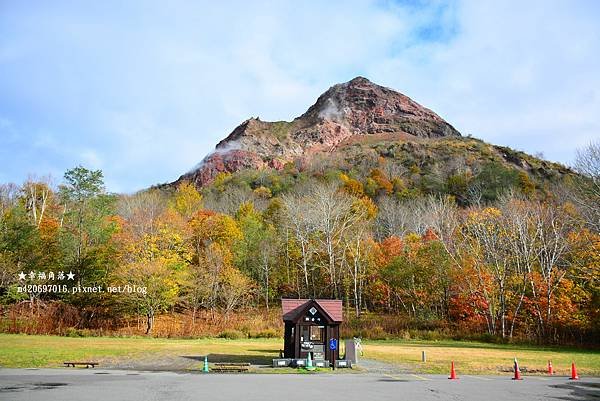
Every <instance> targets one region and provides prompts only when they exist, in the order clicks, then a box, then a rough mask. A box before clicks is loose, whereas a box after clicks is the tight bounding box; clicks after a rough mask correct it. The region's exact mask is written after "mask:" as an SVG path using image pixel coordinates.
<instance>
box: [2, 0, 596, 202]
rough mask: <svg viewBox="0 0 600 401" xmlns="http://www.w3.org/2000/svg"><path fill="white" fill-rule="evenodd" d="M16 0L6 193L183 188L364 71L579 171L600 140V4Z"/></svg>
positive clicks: (5, 79)
mask: <svg viewBox="0 0 600 401" xmlns="http://www.w3.org/2000/svg"><path fill="white" fill-rule="evenodd" d="M221 3H222V2H201V1H169V2H164V1H135V0H130V1H126V2H123V1H110V0H107V1H101V2H92V1H89V2H83V1H61V0H57V1H53V2H48V1H39V2H36V1H26V2H25V1H16V0H14V1H10V0H4V1H0V182H16V183H20V182H22V181H23V180H25V179H26V178H27V177H28V176H37V177H42V176H46V175H51V176H52V177H53V179H54V181H55V182H57V183H58V182H60V181H61V179H62V175H63V173H64V171H65V170H66V169H68V168H71V167H73V166H76V165H79V164H82V165H84V166H86V167H88V168H94V169H102V170H103V172H104V176H105V181H106V185H107V189H108V190H110V191H114V192H133V191H136V190H139V189H142V188H145V187H148V186H150V185H152V184H156V183H162V182H167V181H172V180H175V179H176V178H178V177H179V175H181V174H182V173H184V172H186V171H188V170H190V169H191V168H192V167H193V166H194V165H196V164H197V163H198V162H199V161H200V160H201V159H202V158H203V157H204V156H205V155H206V154H207V153H209V152H210V151H211V150H212V149H213V148H214V146H215V144H216V143H217V142H218V141H219V140H220V139H222V138H224V137H225V136H226V135H227V134H228V133H229V132H230V131H231V130H232V129H233V128H235V126H237V125H238V124H239V123H240V122H242V121H243V120H245V119H247V118H248V117H251V116H260V118H261V119H263V120H284V119H287V120H289V119H291V118H293V117H295V116H297V115H299V114H301V113H302V112H304V111H305V110H306V109H307V108H308V107H309V106H310V105H311V104H312V103H313V102H314V101H315V100H316V98H317V97H318V95H319V94H321V93H322V92H324V91H325V90H326V89H327V88H328V87H330V86H331V85H333V84H335V83H339V82H345V81H348V80H350V79H352V78H353V77H355V76H357V75H363V76H366V77H367V78H369V79H371V80H372V81H374V82H376V83H379V84H382V85H385V86H389V87H391V88H394V89H397V90H399V91H400V92H402V93H404V94H406V95H408V96H410V97H412V98H413V99H415V100H416V101H418V102H419V103H421V104H423V105H425V106H426V107H429V108H431V109H433V110H434V111H435V112H437V113H438V114H439V115H441V116H442V117H443V118H445V119H446V120H447V121H448V122H450V123H451V124H453V125H454V126H455V127H456V128H457V129H459V130H460V131H461V132H462V133H463V134H471V135H473V136H475V137H479V138H482V139H484V140H486V141H489V142H492V143H496V144H501V145H508V146H511V147H513V148H516V149H520V150H524V151H526V152H529V153H540V152H541V153H543V155H544V156H545V157H546V158H548V159H551V160H554V161H559V162H562V163H565V164H569V163H571V161H572V160H573V157H574V154H575V149H577V148H578V147H582V146H585V145H586V144H588V143H589V142H590V141H592V140H597V139H599V138H600V24H598V23H597V21H599V20H600V2H596V1H592V0H590V1H527V2H522V1H514V2H513V1H502V2H497V1H491V0H490V1H465V2H462V1H456V2H444V1H433V2H421V1H406V2H392V1H330V2H322V1H314V2H313V1H289V2H286V1H272V2H246V1H239V2H235V1H232V2H224V3H225V4H221Z"/></svg>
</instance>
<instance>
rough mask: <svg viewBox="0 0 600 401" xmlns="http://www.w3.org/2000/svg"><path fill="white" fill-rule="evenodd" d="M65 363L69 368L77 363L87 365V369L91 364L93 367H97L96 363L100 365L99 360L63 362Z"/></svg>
mask: <svg viewBox="0 0 600 401" xmlns="http://www.w3.org/2000/svg"><path fill="white" fill-rule="evenodd" d="M63 364H64V365H65V366H66V367H67V368H68V367H69V366H72V367H75V365H81V366H83V365H85V367H86V369H87V368H89V367H90V366H91V367H92V368H94V367H96V365H99V363H98V362H63Z"/></svg>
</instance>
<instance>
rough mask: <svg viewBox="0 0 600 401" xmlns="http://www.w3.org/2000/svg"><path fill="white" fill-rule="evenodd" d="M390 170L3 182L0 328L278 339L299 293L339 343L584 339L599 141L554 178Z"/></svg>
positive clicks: (599, 291) (593, 301) (322, 166)
mask: <svg viewBox="0 0 600 401" xmlns="http://www.w3.org/2000/svg"><path fill="white" fill-rule="evenodd" d="M393 167H394V166H393V165H392V164H390V161H389V160H386V159H385V158H381V157H380V158H375V159H374V160H372V162H371V164H370V165H369V166H368V167H365V168H361V169H360V170H358V171H357V170H355V169H351V168H343V167H340V165H337V164H335V163H334V162H331V163H329V164H328V163H324V162H322V161H321V163H318V164H317V163H314V164H313V165H310V166H303V167H302V168H300V167H298V166H295V165H293V164H290V165H289V166H286V167H285V168H284V169H282V170H280V171H275V170H268V169H266V170H245V171H240V172H236V173H234V174H228V173H222V174H219V175H218V176H217V177H216V179H215V180H214V182H213V183H211V184H210V185H208V186H205V187H202V188H197V187H196V186H194V185H193V184H192V183H186V182H183V183H181V184H179V185H178V186H168V185H164V186H158V187H156V188H151V189H148V190H144V191H140V192H138V193H135V194H130V195H125V194H112V193H108V192H107V191H106V190H105V187H104V182H103V174H102V172H101V171H100V170H89V169H86V168H84V167H81V166H78V167H75V168H73V169H70V170H68V171H67V172H66V173H65V174H64V177H63V178H61V179H60V180H59V181H60V182H54V181H53V180H51V179H48V178H31V179H29V180H27V181H26V182H24V183H22V184H20V185H15V184H3V185H1V186H0V313H1V315H0V331H2V332H21V333H40V334H50V333H51V334H61V335H99V334H115V335H117V334H140V335H141V334H148V335H157V336H175V337H179V336H186V337H194V336H224V337H231V338H237V337H248V336H250V337H252V336H257V337H260V336H265V337H269V336H281V333H280V331H281V323H280V316H279V313H280V302H279V300H280V299H281V298H282V297H292V298H298V297H301V298H335V299H342V300H343V302H344V307H345V320H346V322H345V323H344V326H343V334H344V335H346V336H351V335H357V336H363V337H367V338H413V337H414V338H421V337H423V338H474V339H484V340H488V341H526V342H536V343H563V344H566V343H579V344H590V343H596V344H597V343H598V341H599V339H600V283H599V279H600V218H599V217H600V186H599V185H600V147H599V146H598V145H597V144H591V145H589V146H588V147H586V148H585V149H582V150H581V151H580V152H579V153H578V155H577V158H576V163H575V166H574V169H575V170H576V171H577V174H575V173H574V174H573V177H574V178H571V179H568V180H563V181H561V182H554V183H552V184H549V183H545V182H541V181H539V180H537V181H536V179H534V178H532V177H531V176H530V175H528V174H527V173H525V172H522V171H521V172H518V171H506V169H503V168H501V167H499V166H497V165H493V164H490V165H488V166H487V167H485V168H483V169H481V171H480V172H479V175H478V176H477V177H475V176H473V175H471V174H466V173H461V172H460V171H459V172H458V173H457V172H452V173H448V174H442V175H438V176H437V181H435V182H436V187H435V188H433V187H432V185H430V184H427V183H428V182H429V183H430V182H431V181H427V177H426V176H425V174H424V172H421V171H418V169H417V168H413V169H411V168H409V169H408V170H403V171H400V172H399V171H398V170H397V169H394V168H393ZM68 274H71V276H70V277H68V276H67V275H68ZM59 276H60V277H61V278H59ZM73 288H81V290H77V291H74V290H73ZM83 288H86V289H91V288H96V290H93V291H91V290H90V291H87V290H83Z"/></svg>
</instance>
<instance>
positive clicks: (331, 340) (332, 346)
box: [329, 338, 337, 351]
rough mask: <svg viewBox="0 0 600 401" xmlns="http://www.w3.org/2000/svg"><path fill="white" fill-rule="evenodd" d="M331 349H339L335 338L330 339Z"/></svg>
mask: <svg viewBox="0 0 600 401" xmlns="http://www.w3.org/2000/svg"><path fill="white" fill-rule="evenodd" d="M329 349H330V350H332V351H335V350H336V349H337V340H336V339H335V338H331V339H329Z"/></svg>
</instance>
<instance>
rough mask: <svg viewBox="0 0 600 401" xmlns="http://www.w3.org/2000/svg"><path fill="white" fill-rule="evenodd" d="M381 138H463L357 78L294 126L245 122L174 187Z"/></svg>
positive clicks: (393, 95) (422, 111)
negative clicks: (350, 142) (376, 136)
mask: <svg viewBox="0 0 600 401" xmlns="http://www.w3.org/2000/svg"><path fill="white" fill-rule="evenodd" d="M382 134H387V135H388V136H389V135H390V134H396V135H409V136H414V137H420V138H439V137H446V136H454V137H459V136H460V133H459V132H458V131H457V130H456V129H454V127H452V126H451V125H450V124H448V123H447V122H446V121H444V120H443V119H442V118H440V117H439V116H438V115H437V114H435V113H434V112H433V111H431V110H429V109H427V108H425V107H423V106H421V105H420V104H418V103H417V102H415V101H413V100H412V99H410V98H409V97H408V96H405V95H403V94H401V93H399V92H396V91H394V90H392V89H389V88H385V87H383V86H380V85H377V84H374V83H373V82H371V81H369V80H368V79H366V78H363V77H357V78H354V79H353V80H351V81H349V82H346V83H342V84H337V85H334V86H332V87H331V88H329V90H327V91H326V92H325V93H323V94H322V95H321V96H319V98H318V99H317V101H316V103H315V104H313V105H312V106H311V107H310V108H309V109H308V110H307V111H306V112H305V113H304V114H302V115H301V116H300V117H297V118H295V119H294V120H293V121H291V122H288V121H276V122H267V121H261V120H260V119H258V118H251V119H248V120H246V121H244V122H243V123H242V124H240V125H239V126H238V127H236V128H235V129H234V130H233V132H231V133H230V134H229V136H228V137H227V138H225V139H224V140H222V141H221V142H219V144H218V145H217V147H216V149H215V151H214V152H213V153H211V154H209V155H208V156H207V157H206V158H205V159H204V160H203V161H202V162H201V163H200V165H199V166H198V167H197V168H196V169H194V170H193V171H190V172H188V173H187V174H184V175H182V176H181V177H180V178H179V179H178V180H177V181H176V182H175V183H174V184H177V183H179V182H182V181H189V182H193V183H195V184H196V186H198V187H202V186H204V185H206V184H208V183H210V182H212V180H213V179H214V178H215V176H216V175H217V174H218V173H220V172H227V173H232V172H235V171H238V170H241V169H260V168H265V167H271V168H274V169H281V168H283V166H284V165H285V163H287V162H291V161H294V160H298V159H306V158H310V157H311V155H314V154H317V153H323V152H325V153H331V152H335V151H336V149H337V148H338V147H339V146H340V145H341V144H344V143H347V142H348V141H352V140H360V138H362V137H365V136H368V135H382Z"/></svg>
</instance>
